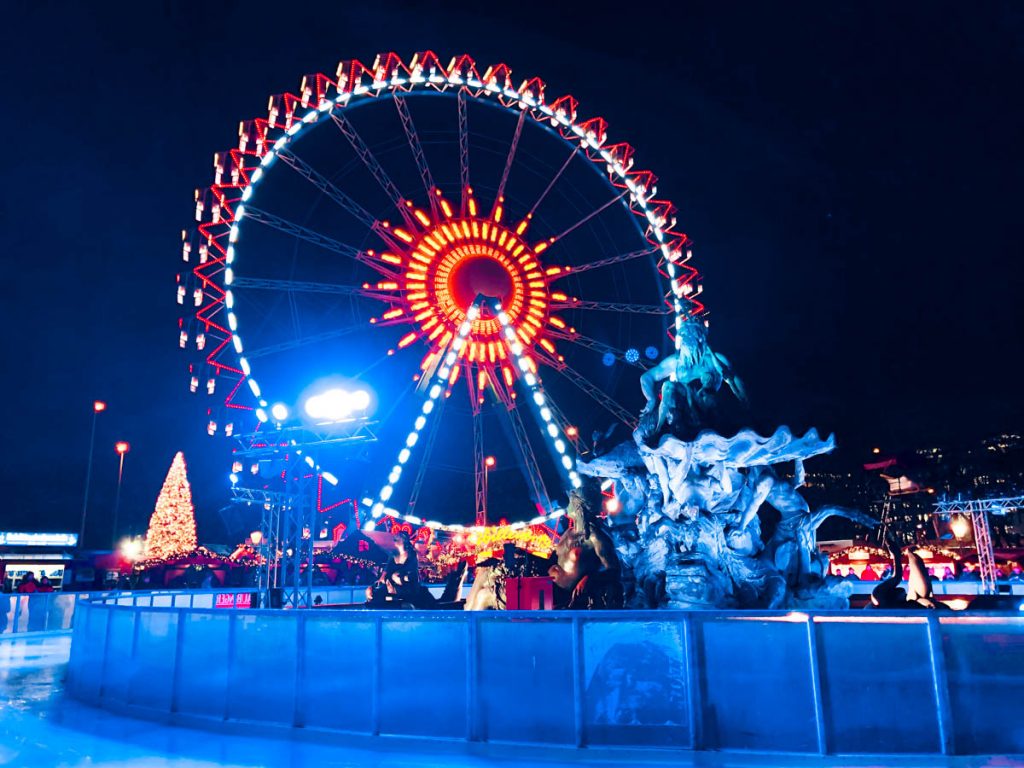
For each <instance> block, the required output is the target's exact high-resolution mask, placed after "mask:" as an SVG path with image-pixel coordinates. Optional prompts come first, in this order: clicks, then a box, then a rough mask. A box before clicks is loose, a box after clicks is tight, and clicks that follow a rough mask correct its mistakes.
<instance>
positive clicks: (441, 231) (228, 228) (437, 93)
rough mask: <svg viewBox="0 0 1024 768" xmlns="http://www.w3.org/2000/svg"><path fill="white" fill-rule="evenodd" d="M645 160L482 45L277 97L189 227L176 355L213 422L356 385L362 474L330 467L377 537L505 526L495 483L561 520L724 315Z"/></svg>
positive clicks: (384, 60) (284, 408) (223, 164)
mask: <svg viewBox="0 0 1024 768" xmlns="http://www.w3.org/2000/svg"><path fill="white" fill-rule="evenodd" d="M633 154H634V151H633V148H632V147H630V146H629V145H628V144H625V143H614V144H613V143H610V142H609V141H608V137H607V126H606V122H605V120H604V119H602V118H600V117H594V118H590V119H581V118H580V116H579V115H578V113H577V102H576V100H575V99H574V98H573V97H572V96H568V95H566V96H562V97H560V98H554V99H552V98H550V97H549V95H548V94H547V93H546V88H545V84H544V83H543V82H542V81H541V80H539V79H537V78H531V79H527V80H524V81H522V84H521V85H518V86H515V85H513V79H512V73H511V70H510V69H509V68H508V67H506V66H505V65H503V64H499V65H496V66H490V67H487V68H486V69H485V70H483V71H482V72H481V69H480V68H479V67H478V66H477V65H476V63H475V62H474V61H473V60H472V59H471V58H470V57H468V56H458V57H455V58H453V59H452V60H451V61H450V62H449V63H448V64H447V65H444V64H442V63H441V61H440V60H439V59H438V57H437V56H436V55H434V54H433V53H430V52H426V53H419V54H416V55H415V56H413V57H412V59H411V60H409V61H408V62H406V61H404V60H403V59H401V58H400V57H399V56H398V55H397V54H394V53H388V54H382V55H380V56H378V57H377V59H376V60H375V62H374V63H373V65H372V66H365V65H363V64H362V63H360V62H359V61H355V60H351V61H342V62H341V64H339V66H338V69H337V72H336V74H335V76H334V77H329V76H327V75H324V74H316V75H309V76H306V77H305V78H303V80H302V84H301V87H300V90H299V93H297V94H290V93H288V94H282V95H277V96H272V97H271V98H270V102H269V110H268V115H267V117H265V118H258V119H254V120H249V121H245V122H242V123H241V125H240V127H239V141H238V146H237V148H235V149H231V150H229V151H226V152H222V153H218V154H216V155H215V156H214V182H213V184H212V185H211V186H210V187H208V188H204V189H200V190H197V192H196V196H195V218H196V221H197V222H198V224H197V226H196V227H195V228H194V229H193V230H188V231H185V232H183V234H182V240H183V243H182V258H183V260H184V261H185V262H188V263H189V267H190V268H189V270H188V271H186V272H184V273H183V274H181V275H179V277H178V287H177V290H178V302H179V303H181V304H185V305H189V306H190V307H191V308H193V309H194V312H193V314H192V315H191V316H189V317H187V318H182V319H181V321H180V323H179V326H180V327H179V344H180V346H182V347H183V348H188V349H191V350H193V351H194V352H195V353H197V354H196V355H195V358H194V360H193V362H192V363H191V364H190V366H189V371H190V389H191V390H192V391H193V392H197V393H199V394H201V395H202V394H207V395H210V396H212V398H213V400H212V402H214V403H216V404H215V405H211V406H210V407H209V409H208V411H207V412H208V414H209V419H208V424H207V429H208V431H209V432H210V434H211V435H213V434H227V435H229V436H230V435H231V434H232V433H238V432H239V431H242V430H251V429H254V428H256V429H263V430H267V431H268V432H269V431H270V430H273V429H274V428H275V427H279V426H280V424H281V423H282V422H284V421H285V420H287V419H289V418H304V419H310V418H320V417H323V416H324V412H325V411H324V408H325V402H327V401H329V400H330V399H331V398H334V403H335V405H336V406H337V407H338V408H340V409H341V411H342V412H341V416H348V415H350V412H351V411H353V410H354V409H355V410H359V409H365V410H367V411H375V417H376V418H377V420H378V421H379V423H380V425H381V426H380V431H379V436H380V439H379V440H378V442H377V443H375V444H374V446H373V448H372V449H367V451H368V452H367V453H365V454H364V455H363V456H362V457H361V459H360V461H361V462H362V463H361V464H358V463H357V464H356V465H354V466H353V465H351V464H348V465H346V467H347V468H342V469H340V470H339V469H335V468H334V467H328V466H326V465H325V466H324V470H325V471H326V470H328V469H330V470H331V472H332V474H334V475H338V476H340V477H342V478H343V479H344V482H346V483H349V484H353V483H354V484H356V485H358V486H359V489H358V491H359V492H361V493H363V494H365V497H366V501H368V502H369V508H370V512H371V515H370V516H369V518H368V525H369V526H370V527H372V526H373V525H374V524H375V523H376V522H378V521H381V520H383V519H387V518H392V519H399V520H404V521H407V522H409V523H411V524H413V525H425V526H428V527H430V528H433V529H452V530H466V529H468V528H471V527H473V526H474V525H476V526H479V525H484V524H486V522H487V518H488V517H490V518H491V519H492V520H493V519H495V515H494V514H493V513H490V514H489V512H488V498H489V496H488V494H489V493H490V498H491V500H492V504H494V505H495V506H496V507H497V513H498V515H500V516H502V517H503V518H507V519H509V520H514V521H515V522H514V523H513V525H515V526H526V525H533V524H540V523H543V522H546V521H550V520H552V519H555V518H557V517H558V516H559V515H561V514H562V509H561V507H562V506H563V504H564V498H565V497H564V493H565V491H566V490H567V489H570V488H572V487H573V486H578V485H579V482H580V480H579V476H578V475H577V473H576V470H575V461H576V456H577V454H578V453H579V452H581V451H585V450H587V449H588V442H589V440H588V438H587V437H586V436H587V435H589V434H591V430H604V429H605V427H606V426H607V425H608V423H610V422H621V423H622V424H624V425H625V426H627V427H633V426H635V416H634V414H635V413H637V411H638V406H639V403H638V399H639V397H640V393H639V387H638V386H637V374H638V373H639V369H643V368H646V367H649V366H650V365H653V364H654V362H655V361H656V360H657V359H658V358H660V357H661V356H662V355H663V354H665V353H667V352H669V351H671V350H672V349H673V343H674V342H673V339H676V338H678V337H679V334H678V330H679V328H680V327H681V324H682V323H683V322H686V321H688V320H690V319H692V318H694V317H697V316H699V315H700V314H702V313H703V309H704V307H703V304H702V303H701V302H700V300H699V298H698V296H699V295H700V293H701V288H700V285H699V282H698V274H697V271H696V270H695V269H694V268H693V267H692V266H690V264H689V263H688V262H689V260H690V258H691V252H690V249H689V245H690V243H689V240H688V238H687V236H686V235H685V234H682V233H681V232H678V231H676V229H675V224H676V221H675V215H674V214H675V209H674V207H673V206H672V204H671V203H669V202H667V201H665V200H661V199H657V198H656V197H655V195H656V189H655V183H656V179H655V177H654V175H653V174H652V173H651V172H649V171H643V170H635V169H634V168H633ZM304 404H305V405H304ZM328 410H330V409H328ZM495 465H497V466H498V468H500V470H501V471H502V474H501V476H500V478H499V475H498V470H497V469H495ZM318 468H319V467H318ZM499 480H500V482H498V481H499ZM492 483H493V484H495V486H497V487H498V488H499V489H500V491H499V493H498V494H497V497H498V498H497V499H495V496H496V494H495V491H494V486H491V487H490V489H489V486H490V484H492ZM516 483H518V484H519V485H518V487H517V486H516ZM524 498H526V499H529V500H530V501H529V503H528V504H522V503H521V501H520V500H521V499H524ZM471 521H472V522H471Z"/></svg>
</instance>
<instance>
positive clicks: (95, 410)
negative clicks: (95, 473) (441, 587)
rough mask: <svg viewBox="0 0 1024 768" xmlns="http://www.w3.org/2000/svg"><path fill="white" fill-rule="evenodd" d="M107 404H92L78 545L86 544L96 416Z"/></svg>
mask: <svg viewBox="0 0 1024 768" xmlns="http://www.w3.org/2000/svg"><path fill="white" fill-rule="evenodd" d="M106 409H107V404H106V403H104V402H103V401H102V400H94V401H93V404H92V430H91V431H90V433H89V461H88V463H87V464H86V468H85V495H84V496H83V497H82V525H81V527H80V528H79V531H78V546H79V547H84V546H85V516H86V514H88V512H89V484H90V483H91V481H92V454H93V448H94V447H95V446H96V417H97V416H98V415H99V414H100V411H105V410H106Z"/></svg>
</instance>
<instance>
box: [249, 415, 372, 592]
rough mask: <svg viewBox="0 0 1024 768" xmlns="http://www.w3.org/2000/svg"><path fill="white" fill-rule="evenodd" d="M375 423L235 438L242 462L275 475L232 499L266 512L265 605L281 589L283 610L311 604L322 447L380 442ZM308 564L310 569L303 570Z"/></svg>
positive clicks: (261, 587)
mask: <svg viewBox="0 0 1024 768" xmlns="http://www.w3.org/2000/svg"><path fill="white" fill-rule="evenodd" d="M372 424H373V423H372V422H369V421H366V420H355V421H351V422H346V423H339V424H331V425H325V426H323V427H317V428H310V427H306V426H292V427H285V428H282V429H278V430H273V431H271V430H267V431H262V432H255V433H251V434H244V435H236V436H235V439H236V441H237V442H238V444H239V447H238V448H237V449H236V450H235V457H236V459H238V460H244V461H250V462H256V463H269V465H270V467H271V468H272V472H271V477H266V478H262V479H264V480H267V481H268V482H267V483H266V484H265V485H264V487H261V488H253V487H251V486H247V485H240V484H238V483H235V484H233V485H232V488H231V497H232V501H233V502H235V503H240V504H248V505H253V504H258V505H259V506H260V509H261V513H260V527H259V531H260V533H261V534H262V537H263V538H262V541H261V542H260V544H259V546H258V547H257V549H258V552H259V554H260V555H261V557H262V559H263V562H262V563H261V564H260V565H259V567H258V568H257V584H256V586H257V590H258V592H259V599H260V606H262V607H264V608H267V607H270V606H271V604H272V601H271V594H272V593H273V592H274V590H277V589H280V590H281V604H282V607H289V608H308V607H310V606H311V605H312V587H313V571H314V569H315V563H314V560H313V542H314V538H313V533H314V530H315V527H316V525H315V524H316V512H317V484H318V478H319V477H320V475H319V473H318V470H319V464H318V463H317V460H316V459H315V458H314V456H315V453H316V452H317V451H318V450H319V449H323V448H329V447H341V446H348V445H352V444H356V443H365V442H371V441H374V440H376V436H375V435H374V434H373V432H372V431H371V429H370V428H371V426H372ZM303 566H305V570H303Z"/></svg>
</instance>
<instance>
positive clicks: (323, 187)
mask: <svg viewBox="0 0 1024 768" xmlns="http://www.w3.org/2000/svg"><path fill="white" fill-rule="evenodd" d="M277 156H278V157H279V158H281V161H282V162H284V163H285V164H286V165H287V166H288V167H289V168H291V169H292V170H294V171H295V172H296V173H298V174H299V175H300V176H302V178H304V179H305V180H306V181H308V182H309V183H310V184H312V185H313V186H314V187H316V188H317V189H319V190H320V191H321V192H323V193H324V194H325V195H327V196H328V197H329V198H330V199H331V200H333V201H334V202H335V203H337V204H338V205H339V206H341V207H342V208H343V209H345V210H346V211H348V212H349V213H351V214H352V215H353V216H355V217H356V218H357V219H359V221H361V222H362V223H363V224H365V225H366V226H367V227H370V228H373V226H374V225H375V224H376V223H377V222H376V219H374V217H373V216H372V215H371V214H370V212H369V211H367V210H366V209H365V208H363V206H361V205H360V204H359V203H357V202H356V201H355V200H353V199H352V198H351V197H349V196H348V195H346V194H345V193H344V192H342V191H341V190H340V189H338V188H337V187H336V186H335V185H334V184H332V183H331V182H330V180H328V179H327V177H326V176H324V175H323V174H321V173H320V172H318V171H317V170H316V169H315V168H313V166H311V165H310V164H309V163H307V162H306V161H305V160H303V159H302V158H301V157H299V156H298V155H296V154H295V153H294V152H292V151H291V150H290V149H288V148H287V147H285V148H283V149H281V150H279V151H278V153H277Z"/></svg>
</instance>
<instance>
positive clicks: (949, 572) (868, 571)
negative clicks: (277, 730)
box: [832, 565, 1024, 582]
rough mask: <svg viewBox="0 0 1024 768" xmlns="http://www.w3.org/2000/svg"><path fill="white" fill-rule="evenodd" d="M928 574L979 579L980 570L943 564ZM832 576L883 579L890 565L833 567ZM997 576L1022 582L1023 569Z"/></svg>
mask: <svg viewBox="0 0 1024 768" xmlns="http://www.w3.org/2000/svg"><path fill="white" fill-rule="evenodd" d="M926 570H927V573H928V576H929V577H930V578H932V579H934V580H936V581H981V571H980V570H979V569H978V568H960V569H958V570H957V571H956V572H954V570H953V568H951V567H950V566H948V565H947V566H944V567H943V568H942V570H941V571H940V570H939V569H937V568H931V567H929V568H927V569H926ZM832 573H833V575H834V576H838V577H839V578H841V579H850V580H852V581H885V580H886V579H888V578H889V577H890V576H892V565H886V566H885V568H884V569H883V570H882V572H881V573H878V572H877V571H876V570H875V569H874V568H872V567H870V566H867V567H865V568H864V569H863V570H862V571H861V572H860V573H859V574H858V573H857V571H856V570H854V568H853V567H852V566H850V567H848V568H847V569H846V570H845V571H844V569H843V567H842V566H837V567H835V568H833V571H832ZM997 577H998V578H1000V579H1006V580H1008V581H1011V582H1024V570H1022V569H1021V567H1020V566H1016V565H1015V566H1012V567H1005V568H998V569H997ZM909 578H910V568H909V566H904V567H903V580H904V581H906V580H907V579H909Z"/></svg>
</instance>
